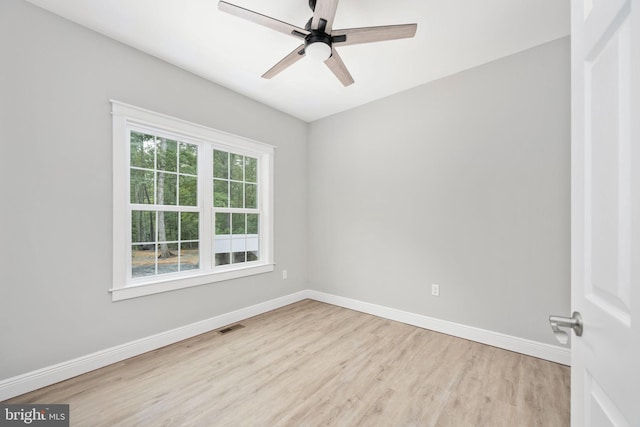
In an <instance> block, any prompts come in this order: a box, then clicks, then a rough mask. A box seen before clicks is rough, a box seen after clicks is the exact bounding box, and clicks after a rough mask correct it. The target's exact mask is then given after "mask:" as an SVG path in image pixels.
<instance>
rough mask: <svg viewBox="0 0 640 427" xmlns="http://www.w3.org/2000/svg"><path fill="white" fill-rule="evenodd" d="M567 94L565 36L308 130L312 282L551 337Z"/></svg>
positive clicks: (566, 293)
mask: <svg viewBox="0 0 640 427" xmlns="http://www.w3.org/2000/svg"><path fill="white" fill-rule="evenodd" d="M569 92H570V63H569V39H568V38H564V39H560V40H557V41H554V42H551V43H548V44H545V45H542V46H539V47H536V48H534V49H531V50H528V51H525V52H521V53H519V54H517V55H513V56H510V57H507V58H504V59H501V60H498V61H495V62H492V63H489V64H486V65H484V66H481V67H477V68H474V69H471V70H468V71H465V72H462V73H459V74H457V75H454V76H451V77H448V78H445V79H442V80H439V81H436V82H433V83H430V84H426V85H424V86H421V87H418V88H416V89H412V90H410V91H407V92H404V93H401V94H398V95H394V96H391V97H389V98H385V99H383V100H380V101H376V102H373V103H371V104H367V105H365V106H362V107H359V108H356V109H354V110H351V111H348V112H345V113H341V114H338V115H336V116H332V117H329V118H326V119H323V120H320V121H317V122H314V123H312V124H311V126H310V136H309V138H310V139H309V150H308V159H309V194H310V198H309V230H310V232H309V237H310V241H309V278H310V281H311V288H313V289H316V290H320V291H325V292H329V293H332V294H337V295H341V296H345V297H349V298H355V299H358V300H362V301H367V302H371V303H375V304H381V305H385V306H389V307H393V308H397V309H402V310H407V311H410V312H413V313H419V314H423V315H427V316H432V317H435V318H438V319H445V320H450V321H453V322H458V323H461V324H465V325H470V326H475V327H479V328H483V329H488V330H492V331H497V332H502V333H506V334H510V335H514V336H517V337H522V338H527V339H532V340H536V341H541V342H547V343H555V342H554V340H553V336H552V334H551V332H550V329H549V326H548V323H547V319H546V318H547V316H548V315H549V314H551V313H569V308H570V285H569V280H570V278H569V264H570V258H569V257H570V247H569V208H570V187H569V185H570V179H569V156H570V101H569ZM432 283H437V284H439V285H440V292H441V296H440V297H438V298H436V297H432V296H431V284H432Z"/></svg>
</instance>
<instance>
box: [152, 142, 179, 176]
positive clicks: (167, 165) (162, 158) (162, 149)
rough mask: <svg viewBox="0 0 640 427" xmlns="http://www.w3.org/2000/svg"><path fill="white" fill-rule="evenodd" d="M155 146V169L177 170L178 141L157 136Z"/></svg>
mask: <svg viewBox="0 0 640 427" xmlns="http://www.w3.org/2000/svg"><path fill="white" fill-rule="evenodd" d="M157 146H158V154H157V155H158V159H157V162H158V163H157V164H158V167H157V169H158V170H161V171H168V172H177V171H178V165H177V159H178V142H177V141H174V140H171V139H166V138H160V137H158V138H157Z"/></svg>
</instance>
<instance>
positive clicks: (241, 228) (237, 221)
mask: <svg viewBox="0 0 640 427" xmlns="http://www.w3.org/2000/svg"><path fill="white" fill-rule="evenodd" d="M246 216H247V214H242V213H234V214H232V218H231V227H232V234H246V233H245V230H246V227H245V218H246Z"/></svg>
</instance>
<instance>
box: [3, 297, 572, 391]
mask: <svg viewBox="0 0 640 427" xmlns="http://www.w3.org/2000/svg"><path fill="white" fill-rule="evenodd" d="M307 298H308V299H313V300H316V301H320V302H325V303H328V304H333V305H337V306H339V307H344V308H349V309H352V310H356V311H360V312H363V313H368V314H372V315H374V316H378V317H382V318H385V319H390V320H396V321H398V322H402V323H406V324H408V325H414V326H418V327H421V328H425V329H430V330H433V331H437V332H442V333H445V334H448V335H453V336H456V337H460V338H465V339H468V340H471V341H476V342H480V343H483V344H488V345H492V346H494V347H499V348H503V349H505V350H510V351H515V352H518V353H522V354H526V355H529V356H534V357H539V358H541V359H546V360H550V361H552V362H556V363H561V364H563V365H570V362H571V353H570V350H569V349H567V348H564V347H559V346H554V345H549V344H544V343H540V342H536V341H531V340H527V339H523V338H518V337H513V336H510V335H505V334H501V333H498V332H492V331H487V330H484V329H480V328H474V327H472V326H465V325H461V324H459V323H454V322H449V321H446V320H439V319H435V318H433V317H428V316H423V315H420V314H415V313H409V312H406V311H402V310H397V309H394V308H389V307H384V306H381V305H376V304H371V303H368V302H363V301H358V300H354V299H350V298H345V297H341V296H337V295H332V294H327V293H324V292H319V291H314V290H304V291H300V292H296V293H293V294H289V295H285V296H283V297H280V298H275V299H272V300H269V301H265V302H263V303H259V304H255V305H252V306H249V307H245V308H241V309H239V310H235V311H232V312H230V313H225V314H221V315H219V316H215V317H212V318H209V319H205V320H202V321H200V322H196V323H192V324H190V325H185V326H182V327H179V328H176V329H172V330H169V331H166V332H162V333H159V334H156V335H152V336H149V337H146V338H141V339H138V340H135V341H131V342H128V343H125V344H121V345H118V346H115V347H111V348H108V349H105V350H101V351H97V352H95V353H91V354H88V355H86V356H81V357H78V358H75V359H72V360H68V361H66V362H62V363H58V364H55V365H52V366H47V367H45V368H42V369H38V370H36V371H32V372H27V373H25V374H22V375H18V376H15V377H11V378H7V379H4V380H0V402H1V401H3V400H7V399H10V398H12V397H15V396H19V395H21V394H24V393H28V392H30V391H33V390H37V389H39V388H42V387H46V386H48V385H51V384H55V383H57V382H60V381H64V380H67V379H69V378H73V377H75V376H77V375H81V374H84V373H87V372H90V371H93V370H95V369H98V368H102V367H104V366H107V365H110V364H112V363H116V362H120V361H122V360H125V359H128V358H130V357H134V356H138V355H140V354H142V353H146V352H148V351H151V350H155V349H158V348H160V347H164V346H166V345H169V344H173V343H176V342H179V341H182V340H184V339H187V338H191V337H194V336H196V335H200V334H203V333H205V332H209V331H213V330H215V329H219V328H221V327H222V326H225V325H229V324H231V323H235V322H239V321H241V320H244V319H247V318H249V317H253V316H257V315H258V314H262V313H266V312H267V311H271V310H275V309H277V308H280V307H284V306H285V305H288V304H293V303H295V302H298V301H302V300H303V299H307Z"/></svg>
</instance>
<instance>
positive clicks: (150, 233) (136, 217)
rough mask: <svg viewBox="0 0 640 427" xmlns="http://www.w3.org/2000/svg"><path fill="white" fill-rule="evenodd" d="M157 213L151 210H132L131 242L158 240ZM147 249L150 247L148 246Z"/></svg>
mask: <svg viewBox="0 0 640 427" xmlns="http://www.w3.org/2000/svg"><path fill="white" fill-rule="evenodd" d="M155 220H156V213H155V212H149V211H132V212H131V242H132V243H151V242H155V241H156V227H155V222H156V221H155ZM146 249H149V248H148V247H147V248H146Z"/></svg>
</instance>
